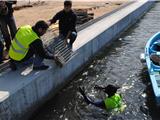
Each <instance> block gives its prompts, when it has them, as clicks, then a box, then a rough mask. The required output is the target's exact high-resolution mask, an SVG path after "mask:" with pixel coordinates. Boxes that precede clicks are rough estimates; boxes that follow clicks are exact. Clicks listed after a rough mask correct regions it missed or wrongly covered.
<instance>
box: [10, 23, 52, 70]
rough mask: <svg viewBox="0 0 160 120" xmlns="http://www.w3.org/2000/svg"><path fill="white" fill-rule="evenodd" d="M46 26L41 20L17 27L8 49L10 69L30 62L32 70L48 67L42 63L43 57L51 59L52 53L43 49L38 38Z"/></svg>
mask: <svg viewBox="0 0 160 120" xmlns="http://www.w3.org/2000/svg"><path fill="white" fill-rule="evenodd" d="M48 27H49V26H48V24H47V23H46V22H45V21H42V20H41V21H38V22H37V23H36V24H35V25H34V26H30V25H25V26H22V27H20V28H19V29H18V31H17V33H16V35H15V38H14V39H13V40H12V44H11V47H10V49H9V57H10V59H11V60H10V67H11V69H12V70H16V69H17V67H18V66H22V65H23V66H24V65H28V64H31V63H33V70H46V69H47V68H48V67H49V66H48V65H45V64H44V63H43V60H44V58H45V59H51V60H53V59H54V55H52V54H51V53H48V52H47V51H45V49H44V47H43V43H42V40H41V39H40V36H42V35H44V34H45V33H46V31H47V29H48Z"/></svg>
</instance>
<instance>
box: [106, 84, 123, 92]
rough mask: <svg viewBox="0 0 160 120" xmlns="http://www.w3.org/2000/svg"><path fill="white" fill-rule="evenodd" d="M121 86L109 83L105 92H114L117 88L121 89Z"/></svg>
mask: <svg viewBox="0 0 160 120" xmlns="http://www.w3.org/2000/svg"><path fill="white" fill-rule="evenodd" d="M119 88H120V87H119V86H114V85H108V86H107V87H105V90H104V91H105V92H106V93H107V94H114V93H116V92H117V90H118V89H119Z"/></svg>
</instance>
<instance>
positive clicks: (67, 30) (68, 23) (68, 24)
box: [49, 0, 77, 47]
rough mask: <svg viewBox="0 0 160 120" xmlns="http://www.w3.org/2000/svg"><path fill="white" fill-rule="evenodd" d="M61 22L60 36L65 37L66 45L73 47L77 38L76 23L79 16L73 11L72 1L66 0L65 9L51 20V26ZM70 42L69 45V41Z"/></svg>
mask: <svg viewBox="0 0 160 120" xmlns="http://www.w3.org/2000/svg"><path fill="white" fill-rule="evenodd" d="M57 20H59V34H60V36H61V35H62V36H63V37H64V43H65V45H68V46H69V47H72V45H73V43H74V41H75V40H76V37H77V31H76V21H77V16H76V14H75V13H74V12H73V10H72V1H70V0H66V1H65V2H64V9H63V10H61V11H60V12H58V13H57V14H56V15H55V16H54V17H53V18H52V19H51V20H49V25H51V24H53V23H56V21H57ZM68 39H69V40H70V42H69V43H68V41H67V40H68Z"/></svg>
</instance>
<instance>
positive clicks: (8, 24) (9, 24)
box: [0, 16, 17, 50]
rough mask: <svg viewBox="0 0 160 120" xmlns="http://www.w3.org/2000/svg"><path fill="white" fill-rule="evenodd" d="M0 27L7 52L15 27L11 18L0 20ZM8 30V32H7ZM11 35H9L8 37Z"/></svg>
mask: <svg viewBox="0 0 160 120" xmlns="http://www.w3.org/2000/svg"><path fill="white" fill-rule="evenodd" d="M0 26H1V31H2V34H3V38H4V40H5V46H6V49H7V50H9V48H10V45H11V39H13V38H14V36H15V34H16V31H17V27H16V24H15V20H14V17H13V16H10V17H3V18H0ZM8 28H9V30H8ZM10 34H11V35H10Z"/></svg>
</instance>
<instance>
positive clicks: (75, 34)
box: [71, 32, 77, 40]
mask: <svg viewBox="0 0 160 120" xmlns="http://www.w3.org/2000/svg"><path fill="white" fill-rule="evenodd" d="M71 36H72V38H73V40H75V39H76V38H77V33H76V32H72V35H71Z"/></svg>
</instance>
